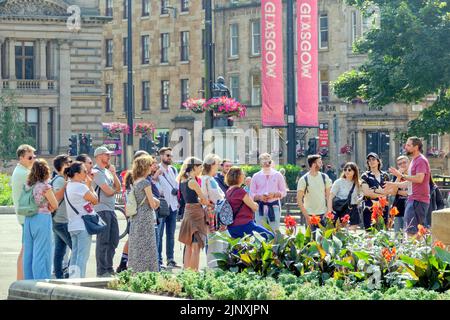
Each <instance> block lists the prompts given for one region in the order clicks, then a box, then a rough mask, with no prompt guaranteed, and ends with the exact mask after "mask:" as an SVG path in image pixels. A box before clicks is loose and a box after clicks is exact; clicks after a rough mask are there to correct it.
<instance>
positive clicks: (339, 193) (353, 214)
mask: <svg viewBox="0 0 450 320" xmlns="http://www.w3.org/2000/svg"><path fill="white" fill-rule="evenodd" d="M353 186H354V187H353ZM352 188H353V192H352V194H351V196H350V203H349V206H347V207H345V208H344V210H342V211H340V212H337V211H335V212H334V214H335V220H336V219H338V218H339V219H342V218H343V217H344V216H345V215H346V214H348V215H349V216H350V229H351V230H356V228H357V227H358V225H359V223H360V219H359V211H358V198H359V195H360V194H361V192H362V190H361V183H360V181H359V169H358V166H357V165H356V163H354V162H347V163H346V164H345V166H344V171H343V172H342V175H341V177H340V178H339V179H337V180H336V181H335V182H334V183H333V186H332V187H331V192H330V197H329V199H328V201H329V204H328V207H329V208H332V207H333V199H334V198H335V197H336V198H338V199H344V200H345V199H347V198H348V196H349V194H350V191H352ZM333 210H334V209H333Z"/></svg>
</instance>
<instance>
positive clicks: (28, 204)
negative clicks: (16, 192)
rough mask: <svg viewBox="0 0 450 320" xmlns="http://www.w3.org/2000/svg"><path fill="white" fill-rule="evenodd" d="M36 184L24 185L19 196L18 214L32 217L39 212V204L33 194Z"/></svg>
mask: <svg viewBox="0 0 450 320" xmlns="http://www.w3.org/2000/svg"><path fill="white" fill-rule="evenodd" d="M33 190H34V186H32V187H28V186H27V185H26V184H24V185H23V189H22V193H21V194H20V197H19V205H18V208H17V214H18V215H20V216H24V217H32V216H34V215H35V214H37V211H38V205H37V204H36V201H35V200H34V195H33Z"/></svg>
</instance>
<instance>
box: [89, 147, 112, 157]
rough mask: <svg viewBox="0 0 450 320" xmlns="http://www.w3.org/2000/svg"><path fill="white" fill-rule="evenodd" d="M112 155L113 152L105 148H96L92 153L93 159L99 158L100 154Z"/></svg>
mask: <svg viewBox="0 0 450 320" xmlns="http://www.w3.org/2000/svg"><path fill="white" fill-rule="evenodd" d="M105 153H106V154H113V153H114V152H112V151H109V149H108V148H107V147H98V148H97V149H95V151H94V157H96V156H99V155H101V154H105Z"/></svg>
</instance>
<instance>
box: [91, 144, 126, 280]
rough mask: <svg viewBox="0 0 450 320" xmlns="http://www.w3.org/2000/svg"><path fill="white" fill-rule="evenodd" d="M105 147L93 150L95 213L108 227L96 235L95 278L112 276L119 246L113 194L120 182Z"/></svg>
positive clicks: (118, 187)
mask: <svg viewBox="0 0 450 320" xmlns="http://www.w3.org/2000/svg"><path fill="white" fill-rule="evenodd" d="M112 153H113V152H111V151H109V150H108V148H106V147H98V148H97V149H95V152H94V157H95V163H96V164H95V166H94V168H93V170H92V171H93V174H94V179H93V180H94V181H93V182H94V183H93V187H94V190H95V192H97V195H98V200H99V201H98V204H97V205H96V206H94V208H95V211H96V212H97V213H98V215H99V216H100V217H101V218H102V219H103V220H104V221H105V222H106V224H107V225H108V226H107V228H106V230H104V231H103V232H102V233H99V234H98V235H97V246H96V249H95V258H96V260H97V277H109V276H111V275H112V274H114V270H113V258H114V254H115V253H116V248H117V245H118V244H119V225H118V223H117V216H116V213H115V212H114V207H115V194H116V192H120V180H119V178H118V177H117V174H116V168H115V167H114V166H113V165H111V164H109V161H110V159H111V154H112Z"/></svg>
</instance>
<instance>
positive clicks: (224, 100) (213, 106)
mask: <svg viewBox="0 0 450 320" xmlns="http://www.w3.org/2000/svg"><path fill="white" fill-rule="evenodd" d="M205 108H206V109H208V110H212V111H214V116H216V117H220V116H227V117H237V118H244V117H245V116H246V115H247V107H246V106H245V105H243V104H242V103H240V102H239V101H236V100H235V99H233V98H228V97H221V98H211V99H209V100H208V101H207V102H206V103H205Z"/></svg>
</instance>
